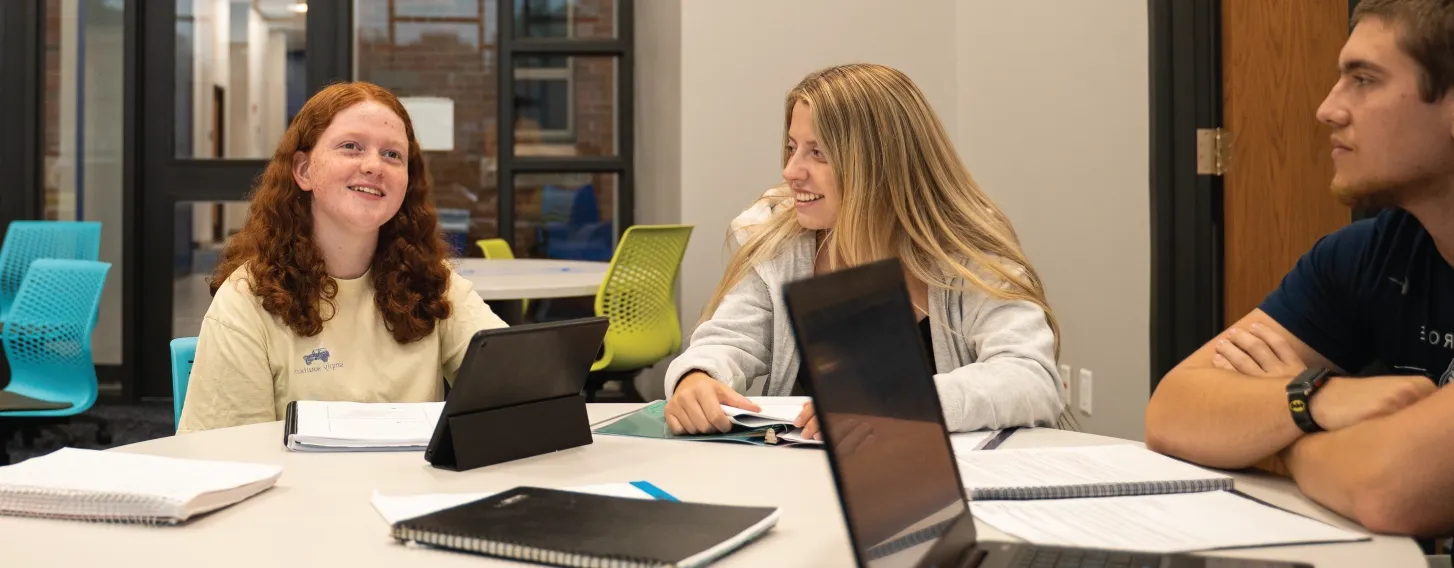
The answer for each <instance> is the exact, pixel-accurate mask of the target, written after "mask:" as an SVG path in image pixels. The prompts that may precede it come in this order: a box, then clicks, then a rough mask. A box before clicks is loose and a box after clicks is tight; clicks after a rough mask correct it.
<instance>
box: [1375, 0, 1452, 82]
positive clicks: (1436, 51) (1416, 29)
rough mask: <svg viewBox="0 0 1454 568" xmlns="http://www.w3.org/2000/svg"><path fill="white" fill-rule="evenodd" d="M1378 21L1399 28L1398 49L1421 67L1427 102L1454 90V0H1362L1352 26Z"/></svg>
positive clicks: (1420, 77)
mask: <svg viewBox="0 0 1454 568" xmlns="http://www.w3.org/2000/svg"><path fill="white" fill-rule="evenodd" d="M1370 17H1371V18H1378V19H1379V20H1381V21H1383V22H1384V23H1385V24H1388V25H1391V26H1397V29H1398V31H1399V34H1398V36H1399V39H1398V43H1399V47H1401V48H1403V50H1404V53H1407V54H1409V57H1412V58H1413V60H1414V61H1415V62H1416V63H1418V64H1419V67H1420V68H1421V71H1422V73H1420V75H1419V92H1420V94H1421V95H1423V98H1424V101H1425V102H1430V103H1432V102H1436V101H1438V100H1440V99H1443V98H1444V96H1445V95H1447V94H1448V93H1449V89H1450V88H1454V0H1362V1H1360V2H1359V3H1358V7H1357V8H1355V9H1354V10H1353V18H1352V23H1353V25H1355V26H1356V25H1358V22H1361V21H1363V19H1365V18H1370Z"/></svg>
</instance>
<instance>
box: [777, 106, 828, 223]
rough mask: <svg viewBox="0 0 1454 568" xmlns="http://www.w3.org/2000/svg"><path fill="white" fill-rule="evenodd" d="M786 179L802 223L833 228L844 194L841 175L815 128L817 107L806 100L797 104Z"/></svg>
mask: <svg viewBox="0 0 1454 568" xmlns="http://www.w3.org/2000/svg"><path fill="white" fill-rule="evenodd" d="M783 179H784V180H787V182H788V186H789V187H791V188H792V190H793V198H794V199H796V204H795V205H796V207H797V213H798V224H800V225H802V226H803V228H805V229H810V230H815V231H821V230H826V229H832V228H833V224H834V223H835V222H836V221H837V220H838V208H839V205H840V204H842V202H843V195H842V193H840V192H839V191H838V174H837V172H835V171H834V170H833V165H832V164H829V163H828V154H827V152H826V151H825V150H824V149H823V147H822V145H821V144H820V143H819V142H818V134H817V131H816V130H815V129H814V128H813V110H812V109H810V108H808V105H807V104H804V103H802V102H799V103H797V104H796V105H793V116H792V120H791V121H790V123H789V125H788V147H787V165H786V166H784V167H783Z"/></svg>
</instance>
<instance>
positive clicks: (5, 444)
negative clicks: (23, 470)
mask: <svg viewBox="0 0 1454 568" xmlns="http://www.w3.org/2000/svg"><path fill="white" fill-rule="evenodd" d="M14 437H15V426H13V425H11V424H8V423H6V422H5V421H3V420H0V466H6V465H10V449H9V447H10V439H11V438H14Z"/></svg>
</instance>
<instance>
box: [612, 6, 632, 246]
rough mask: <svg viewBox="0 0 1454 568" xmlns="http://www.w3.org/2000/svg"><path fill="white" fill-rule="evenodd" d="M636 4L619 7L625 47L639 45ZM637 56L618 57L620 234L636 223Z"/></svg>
mask: <svg viewBox="0 0 1454 568" xmlns="http://www.w3.org/2000/svg"><path fill="white" fill-rule="evenodd" d="M635 22H636V4H635V3H634V2H632V1H631V0H621V2H620V3H619V4H617V6H616V26H615V29H616V40H617V41H619V42H621V44H623V45H624V46H632V45H635V41H636V26H635ZM635 86H636V58H635V51H634V50H632V49H624V50H622V52H621V56H620V57H619V58H618V59H617V60H616V101H617V103H616V156H617V157H618V158H620V159H621V161H622V162H624V163H625V165H626V167H625V168H624V169H623V170H622V171H621V175H620V176H618V177H617V179H616V199H614V200H612V201H613V202H614V203H615V204H616V212H615V216H614V217H613V218H614V219H615V220H616V223H615V225H616V237H617V239H620V237H621V234H622V233H623V232H624V231H626V228H627V227H630V226H631V225H633V224H635V222H636V215H635V213H636V189H635V187H636V186H635V185H634V184H635V181H636V176H635V173H636V168H635V164H636V90H635Z"/></svg>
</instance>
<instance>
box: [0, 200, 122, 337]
mask: <svg viewBox="0 0 1454 568" xmlns="http://www.w3.org/2000/svg"><path fill="white" fill-rule="evenodd" d="M100 253H101V223H98V222H95V221H14V222H11V223H10V226H9V227H8V228H6V229H5V243H4V245H0V321H5V320H6V317H7V316H8V315H9V313H10V307H11V305H13V304H14V303H15V297H16V294H17V293H19V291H20V285H21V283H22V282H24V281H25V272H26V270H27V269H29V268H30V263H31V262H32V261H34V260H35V259H38V258H63V259H75V260H97V259H99V258H100Z"/></svg>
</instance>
